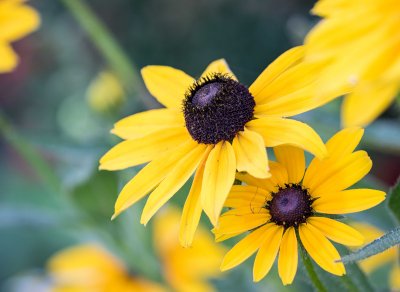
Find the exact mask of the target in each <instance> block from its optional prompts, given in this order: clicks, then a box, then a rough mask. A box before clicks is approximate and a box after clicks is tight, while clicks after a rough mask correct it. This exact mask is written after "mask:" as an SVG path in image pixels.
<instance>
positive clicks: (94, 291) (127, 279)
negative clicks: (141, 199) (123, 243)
mask: <svg viewBox="0 0 400 292" xmlns="http://www.w3.org/2000/svg"><path fill="white" fill-rule="evenodd" d="M47 270H48V271H49V275H50V277H51V279H52V283H53V284H52V291H54V292H67V291H75V292H78V291H82V292H113V291H118V292H130V291H138V292H166V291H167V290H166V289H164V288H163V287H162V286H160V285H159V284H156V283H154V282H151V281H148V280H145V279H144V278H141V277H139V276H133V275H129V273H128V271H127V270H126V268H125V266H124V264H123V263H122V262H121V261H120V260H118V259H117V258H116V257H114V256H113V255H112V254H110V253H109V252H108V251H106V250H105V249H104V248H102V247H100V246H98V245H96V244H83V245H77V246H73V247H70V248H67V249H65V250H61V251H60V252H58V253H56V254H55V255H54V256H53V257H52V258H51V259H50V260H49V262H48V265H47Z"/></svg>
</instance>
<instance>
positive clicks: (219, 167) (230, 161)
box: [201, 141, 236, 226]
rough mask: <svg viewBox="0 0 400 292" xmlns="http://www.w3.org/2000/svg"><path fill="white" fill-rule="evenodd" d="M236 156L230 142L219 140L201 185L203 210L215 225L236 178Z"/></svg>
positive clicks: (207, 164)
mask: <svg viewBox="0 0 400 292" xmlns="http://www.w3.org/2000/svg"><path fill="white" fill-rule="evenodd" d="M235 172H236V158H235V153H234V151H233V148H232V145H231V144H230V143H229V142H224V141H222V142H219V143H218V144H217V145H215V147H214V149H213V150H211V152H210V155H209V156H208V159H207V162H206V166H205V168H204V178H203V184H202V187H201V200H202V206H203V210H204V211H205V213H206V214H207V216H208V217H209V218H210V221H211V223H212V224H213V225H214V226H215V225H217V223H218V217H219V215H220V213H221V210H222V207H223V205H224V202H225V200H226V197H227V196H228V193H229V191H230V189H231V187H232V185H233V182H234V180H235Z"/></svg>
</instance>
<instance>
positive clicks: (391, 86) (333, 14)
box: [305, 0, 400, 127]
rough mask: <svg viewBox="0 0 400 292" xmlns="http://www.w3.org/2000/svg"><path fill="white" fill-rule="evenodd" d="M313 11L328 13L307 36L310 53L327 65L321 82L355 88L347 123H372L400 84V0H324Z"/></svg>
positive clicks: (329, 86)
mask: <svg viewBox="0 0 400 292" xmlns="http://www.w3.org/2000/svg"><path fill="white" fill-rule="evenodd" d="M313 12H314V13H315V14H317V15H319V16H321V17H323V18H324V19H323V20H322V21H321V22H320V23H319V24H318V25H317V26H316V27H315V28H314V29H313V30H311V32H310V33H309V35H308V36H307V38H306V41H305V43H306V47H307V50H306V59H307V60H309V61H312V62H317V63H318V62H319V63H321V64H322V65H323V66H324V67H325V69H324V70H323V71H322V72H321V77H320V88H323V90H324V91H323V93H326V92H327V91H328V92H329V90H331V89H334V90H337V88H339V87H347V88H348V90H351V91H352V92H351V93H350V94H349V95H347V96H346V97H345V99H344V102H343V107H342V122H343V125H344V126H345V127H347V126H365V125H368V124H369V123H371V122H372V121H373V120H374V119H376V118H377V117H378V115H379V114H381V113H382V112H383V111H384V110H385V109H386V108H388V106H389V105H390V104H391V103H392V102H393V101H394V98H395V96H396V94H397V92H398V91H399V88H400V67H399V66H400V50H399V48H400V38H399V37H398V33H397V31H398V28H399V27H400V18H399V14H400V2H399V1H397V0H353V1H346V0H320V1H319V2H318V3H317V4H316V6H315V7H314V9H313Z"/></svg>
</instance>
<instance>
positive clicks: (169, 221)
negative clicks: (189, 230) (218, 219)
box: [153, 207, 225, 292]
mask: <svg viewBox="0 0 400 292" xmlns="http://www.w3.org/2000/svg"><path fill="white" fill-rule="evenodd" d="M179 228H180V212H179V211H178V210H177V209H175V208H172V207H168V208H165V209H163V210H161V211H160V213H159V214H157V216H156V217H155V220H154V230H153V240H154V247H155V250H156V252H157V253H158V255H159V258H160V263H161V267H162V271H163V274H164V278H165V280H166V282H168V284H169V285H170V286H171V287H172V288H173V290H174V291H178V292H185V291H190V292H211V291H215V288H214V287H213V286H212V285H211V284H210V283H208V282H207V280H209V279H216V278H219V277H221V276H222V273H221V271H220V270H219V265H220V264H221V261H222V258H223V256H224V253H225V249H224V248H222V247H221V245H218V244H216V243H215V242H214V240H213V238H212V236H211V235H210V234H209V232H207V230H206V229H204V228H202V226H200V227H199V230H198V232H197V233H196V240H195V242H194V243H193V246H191V247H190V248H183V247H182V246H181V244H180V243H179V239H178V234H179Z"/></svg>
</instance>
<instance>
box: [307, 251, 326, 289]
mask: <svg viewBox="0 0 400 292" xmlns="http://www.w3.org/2000/svg"><path fill="white" fill-rule="evenodd" d="M300 254H301V258H302V260H303V264H304V266H305V267H306V270H307V273H308V276H309V278H310V280H311V282H312V284H313V285H314V288H315V289H316V290H317V291H319V292H326V291H328V289H326V288H325V286H324V284H323V283H322V282H321V280H320V279H319V278H318V275H317V273H316V272H315V270H314V267H313V264H312V262H311V259H310V257H309V256H308V254H307V252H306V251H305V250H304V247H303V246H301V245H300Z"/></svg>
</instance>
